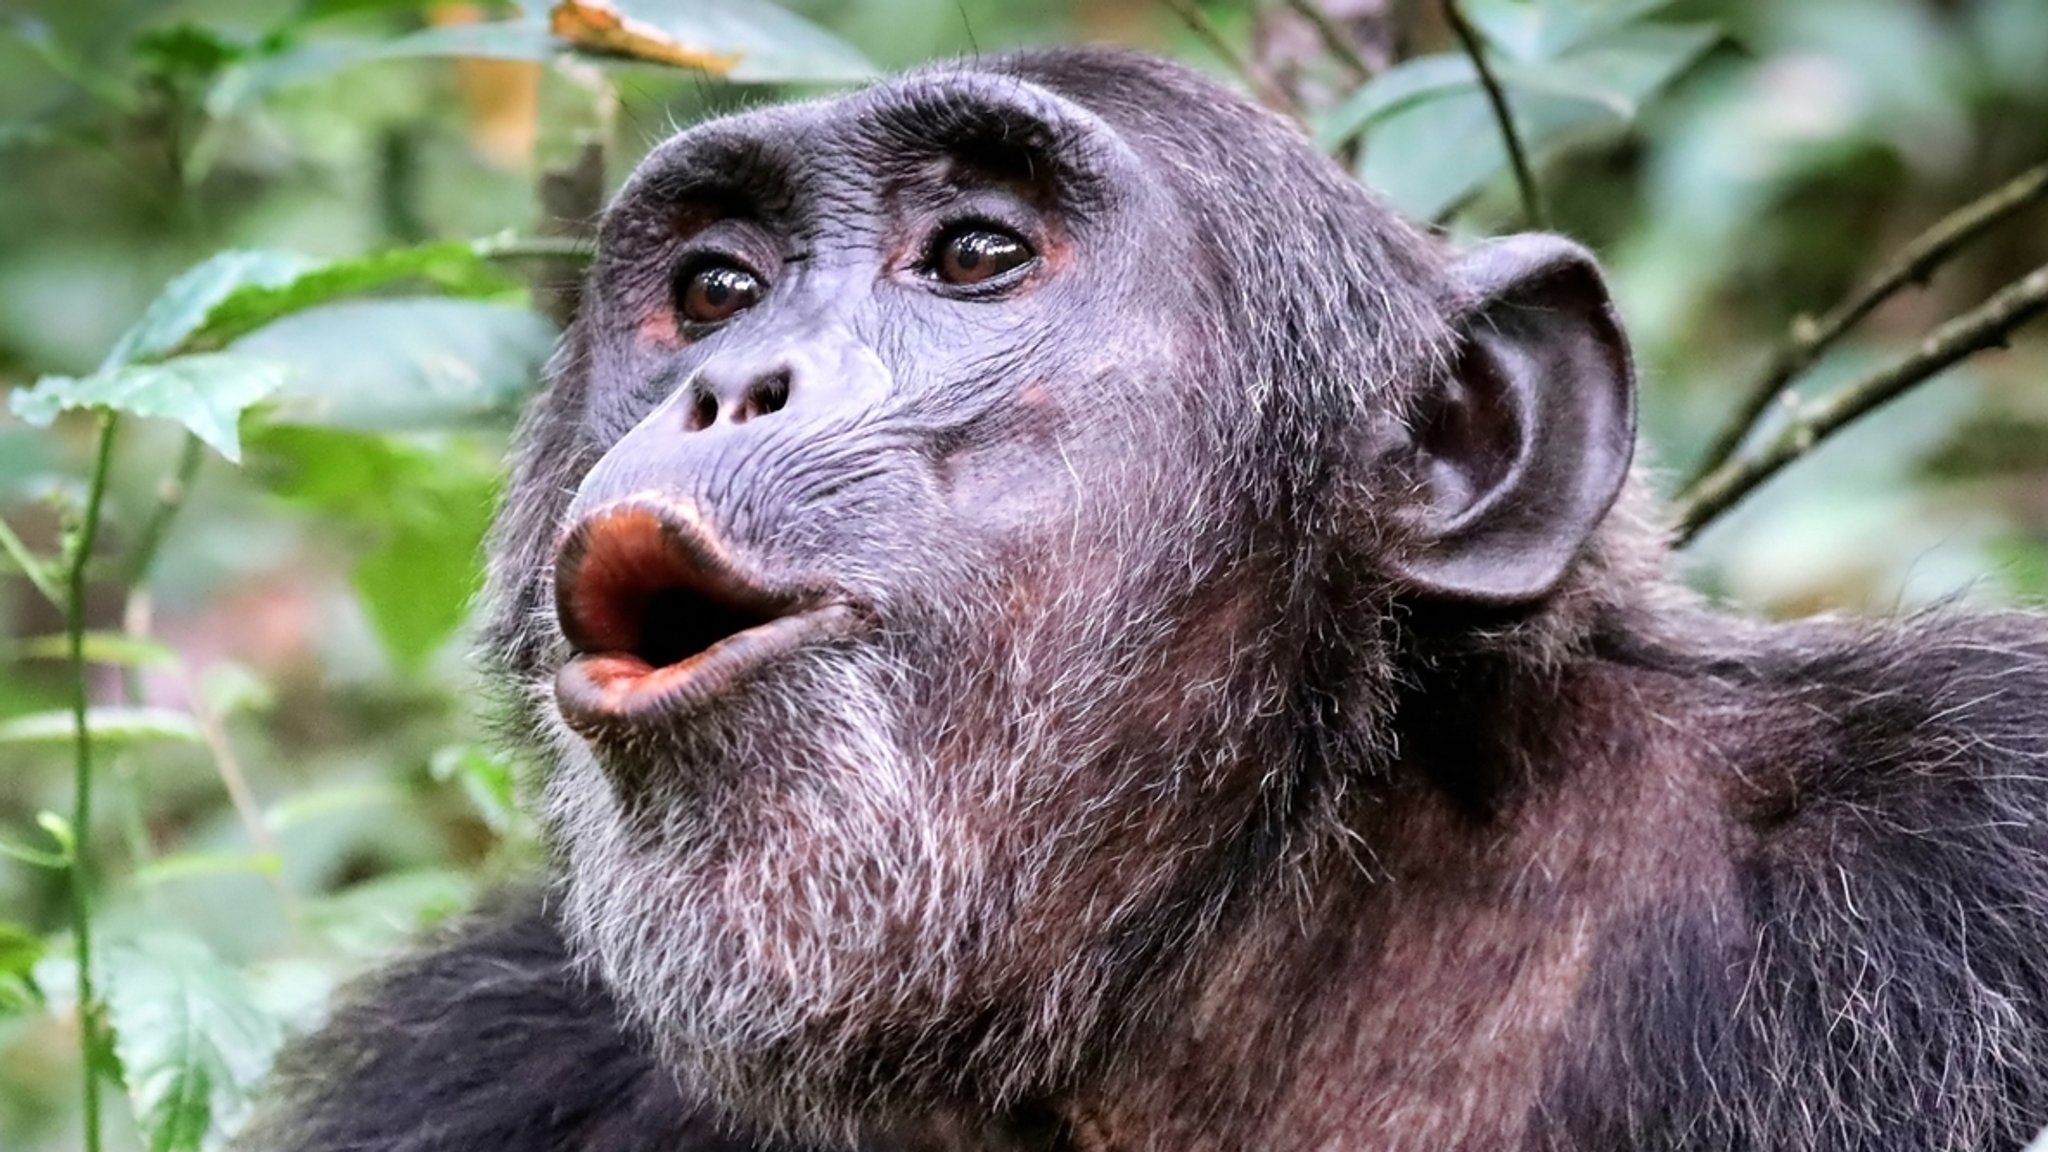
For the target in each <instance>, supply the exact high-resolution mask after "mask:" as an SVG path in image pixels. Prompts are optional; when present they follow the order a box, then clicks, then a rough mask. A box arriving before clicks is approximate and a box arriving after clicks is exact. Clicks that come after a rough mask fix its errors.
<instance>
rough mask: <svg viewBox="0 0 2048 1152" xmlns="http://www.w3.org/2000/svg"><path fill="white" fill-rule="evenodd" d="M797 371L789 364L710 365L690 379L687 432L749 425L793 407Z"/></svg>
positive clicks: (685, 411) (686, 401)
mask: <svg viewBox="0 0 2048 1152" xmlns="http://www.w3.org/2000/svg"><path fill="white" fill-rule="evenodd" d="M795 376H796V372H795V370H794V369H793V368H792V367H791V366H790V365H789V364H788V363H786V362H785V363H779V364H772V365H769V366H767V367H766V368H760V369H757V368H755V367H751V366H750V367H744V368H739V369H737V370H734V369H732V368H731V367H728V366H725V365H715V364H714V365H709V366H707V367H706V368H704V369H703V370H701V371H699V372H698V373H697V374H696V375H695V376H693V377H692V378H691V379H690V383H689V384H688V386H687V394H686V395H685V397H684V400H683V403H682V405H681V407H682V416H683V428H684V429H685V430H687V431H690V432H697V431H701V430H703V429H705V428H709V427H711V426H712V425H713V424H716V423H718V422H719V421H721V420H723V421H725V422H726V423H728V424H745V423H746V422H747V421H749V420H754V419H757V418H759V417H762V416H773V415H774V414H775V413H777V412H780V411H782V407H783V405H785V404H788V403H789V388H790V384H791V382H792V380H793V378H794V377H795Z"/></svg>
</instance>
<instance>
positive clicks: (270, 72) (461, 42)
mask: <svg viewBox="0 0 2048 1152" xmlns="http://www.w3.org/2000/svg"><path fill="white" fill-rule="evenodd" d="M560 52H561V46H560V45H558V44H557V43H556V41H555V38H554V37H553V36H551V35H549V34H548V30H547V25H546V23H545V22H543V21H540V20H504V21H495V22H490V23H481V24H449V25H443V26H441V27H438V28H428V29H425V30H423V31H419V32H414V33H412V34H410V35H407V36H398V37H390V38H383V39H375V40H371V39H339V38H338V39H332V40H315V41H311V42H309V43H305V44H300V45H296V46H294V47H290V48H286V49H284V50H283V51H280V52H277V53H274V54H272V55H269V56H262V57H257V58H254V59H251V60H248V61H245V62H243V63H242V64H241V65H240V66H239V67H236V68H233V69H230V70H229V71H228V72H227V73H226V74H225V75H223V76H222V77H221V80H220V83H218V84H216V85H214V87H213V90H212V91H211V92H210V93H208V94H207V98H206V110H207V112H208V113H209V114H210V115H212V116H214V117H216V118H220V117H224V116H227V115H229V114H230V113H233V112H235V111H237V110H238V109H239V108H241V106H243V105H245V104H248V103H251V102H254V101H257V100H260V99H262V98H264V97H266V96H268V95H270V94H271V93H273V92H276V91H278V90H279V89H282V88H288V87H291V86H293V85H296V84H305V83H309V82H311V81H314V80H319V79H323V78H325V77H328V76H331V75H333V74H335V73H337V72H340V71H343V70H344V69H348V68H353V67H355V66H356V65H359V64H371V63H377V62H380V61H386V60H432V59H447V58H450V57H468V58H475V59H485V60H531V61H546V60H551V59H553V58H554V57H555V56H556V55H558V54H559V53H560Z"/></svg>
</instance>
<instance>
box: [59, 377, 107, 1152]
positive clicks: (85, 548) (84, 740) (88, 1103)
mask: <svg viewBox="0 0 2048 1152" xmlns="http://www.w3.org/2000/svg"><path fill="white" fill-rule="evenodd" d="M119 427H120V418H119V417H118V416H116V415H115V414H114V413H112V412H108V413H105V414H103V415H101V416H100V436H99V445H98V447H97V448H96V449H95V450H94V455H93V465H92V485H91V487H90V488H88V489H87V490H86V495H85V515H84V518H83V519H82V520H81V521H80V523H79V526H78V532H77V534H76V535H75V536H73V537H72V539H71V549H70V555H68V556H67V557H66V558H65V560H66V567H65V573H64V628H65V633H66V636H67V638H68V639H69V641H70V646H71V724H72V746H73V748H74V749H75V751H76V759H75V764H74V772H73V776H72V802H71V836H72V842H71V868H70V877H69V879H70V881H71V883H70V888H71V938H72V943H73V946H74V947H75V949H76V952H77V963H78V1035H79V1052H80V1055H81V1056H82V1057H83V1058H84V1060H85V1075H84V1078H83V1079H84V1086H85V1087H84V1092H85V1099H84V1107H85V1152H100V1079H99V1069H100V1046H101V1038H100V1009H99V998H98V997H97V995H95V993H94V991H93V979H92V850H91V838H92V832H91V829H92V732H91V729H90V728H89V727H87V721H86V708H87V705H88V704H89V699H88V692H87V685H86V664H85V608H86V605H85V591H86V561H87V560H88V558H90V557H91V555H92V549H93V542H94V540H96V539H97V538H98V536H99V532H100V509H101V507H102V506H103V505H104V504H105V503H106V496H107V473H108V471H109V468H110V465H111V464H112V462H113V459H114V433H115V431H116V430H117V429H118V428H119Z"/></svg>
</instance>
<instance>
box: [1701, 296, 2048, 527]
mask: <svg viewBox="0 0 2048 1152" xmlns="http://www.w3.org/2000/svg"><path fill="white" fill-rule="evenodd" d="M2044 312H2048V265H2043V266H2041V267H2039V268H2036V269H2035V270H2034V271H2032V272H2030V273H2028V274H2027V275H2026V276H2024V277H2022V278H2021V279H2019V280H2016V281H2014V282H2013V283H2011V284H2009V285H2007V286H2006V287H2005V288H2004V289H2002V290H2000V291H1999V293H1998V294H1997V295H1995V296H1993V297H1992V298H1991V299H1989V300H1987V301H1985V302H1984V303H1983V304H1982V305H1980V306H1978V307H1977V308H1975V309H1972V310H1971V311H1969V312H1965V313H1963V314H1962V315H1961V316H1958V317H1956V318H1955V319H1953V320H1951V321H1949V322H1948V323H1946V324H1943V325H1942V326H1941V327H1939V328H1937V329H1935V330H1934V332H1933V333H1932V334H1930V335H1929V336H1928V337H1927V338H1926V339H1925V340H1923V341H1921V343H1920V347H1919V348H1917V349H1915V350H1914V352H1913V353H1912V354H1911V355H1909V356H1907V357H1905V358H1904V359H1902V360H1899V361H1896V362H1894V363H1892V364H1889V365H1887V366H1885V367H1884V368H1881V369H1879V370H1878V371H1876V372H1872V373H1871V374H1869V375H1868V376H1865V377H1863V378H1862V379H1861V380H1858V381H1857V382H1855V383H1853V384H1850V385H1848V386H1846V387H1843V388H1840V389H1837V390H1836V391H1834V392H1831V393H1829V394H1828V395H1826V396H1824V397H1822V398H1821V399H1819V400H1816V401H1814V402H1813V403H1811V404H1809V405H1807V406H1805V407H1804V408H1803V409H1802V410H1801V412H1800V414H1799V415H1798V416H1797V417H1796V418H1794V419H1793V420H1792V421H1791V423H1789V424H1788V425H1787V426H1786V427H1785V428H1784V429H1783V430H1781V431H1780V432H1779V433H1778V435H1777V436H1776V437H1775V438H1774V439H1772V440H1771V442H1770V443H1769V444H1768V445H1766V446H1765V447H1764V448H1763V449H1762V450H1761V451H1759V452H1757V453H1756V454H1755V455H1753V456H1749V457H1739V458H1736V459H1733V460H1730V461H1728V462H1727V463H1725V464H1723V465H1721V466H1720V467H1719V468H1716V469H1714V470H1713V471H1712V472H1710V473H1708V474H1707V475H1706V476H1705V477H1704V478H1702V479H1701V480H1700V481H1699V482H1698V483H1697V484H1694V485H1693V486H1692V487H1691V488H1689V489H1687V490H1686V494H1685V495H1684V496H1682V497H1680V498H1679V501H1678V507H1677V514H1678V542H1679V543H1680V544H1683V543H1686V542H1687V541H1689V540H1691V539H1692V538H1693V537H1695V536H1697V535H1699V533H1700V530H1701V529H1703V528H1705V527H1706V526H1707V525H1708V524H1711V523H1712V522H1713V521H1714V520H1715V518H1716V517H1719V516H1720V515H1721V514H1722V513H1724V512H1726V511H1727V510H1728V509H1730V508H1732V507H1734V506H1735V505H1736V503H1738V502H1739V501H1741V500H1742V498H1743V497H1745V496H1747V495H1749V494H1750V493H1751V492H1753V491H1755V490H1756V489H1757V488H1758V487H1759V486H1761V485H1762V484H1763V483H1764V481H1766V480H1769V479H1770V478H1771V477H1772V476H1775V475H1777V474H1778V472H1779V471H1780V470H1782V469H1783V468H1784V467H1785V466H1786V465H1787V464H1790V463H1791V462H1792V461H1794V460H1797V459H1799V458H1800V457H1801V456H1804V455H1806V454H1807V453H1809V452H1811V451H1813V449H1814V447H1815V446H1816V445H1818V444H1819V443H1820V442H1821V441H1823V440H1825V439H1826V438H1827V437H1828V436H1829V435H1830V434H1832V433H1834V432H1835V431H1836V430H1838V429H1840V428H1841V427H1842V426H1843V425H1846V424H1848V423H1849V422H1851V421H1853V420H1856V419H1858V418H1859V417H1862V416H1864V415H1866V414H1868V413H1870V412H1871V411H1873V410H1874V409H1876V408H1878V407H1879V406H1881V405H1883V404H1885V403H1886V402H1888V401H1890V400H1893V399H1896V398H1897V397H1899V396H1900V395H1903V394H1904V393H1905V392H1906V391H1907V390H1908V389H1910V388H1912V387H1913V386H1914V385H1916V384H1919V383H1921V382H1923V381H1926V380H1928V379H1931V378H1932V377H1934V376H1935V375H1937V374H1939V373H1941V372H1942V371H1944V370H1946V369H1947V368H1949V367H1950V366H1952V365H1954V364H1955V363H1956V362H1957V361H1959V360H1962V359H1963V358H1964V357H1966V356H1969V355H1971V354H1972V353H1975V352H1980V351H1983V350H1984V349H1986V348H1992V347H1997V346H1999V345H2002V344H2003V343H2005V339H2006V337H2007V336H2008V335H2010V334H2011V333H2012V331H2013V330H2014V329H2015V328H2018V327H2019V326H2020V325H2022V324H2025V323H2026V322H2027V321H2029V320H2032V319H2033V318H2034V317H2036V316H2039V315H2041V314H2042V313H2044Z"/></svg>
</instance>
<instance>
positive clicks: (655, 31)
mask: <svg viewBox="0 0 2048 1152" xmlns="http://www.w3.org/2000/svg"><path fill="white" fill-rule="evenodd" d="M548 31H550V32H552V33H554V34H555V35H556V36H557V37H559V38H561V39H563V40H567V41H568V42H569V43H571V44H574V45H576V46H577V47H578V48H585V49H589V50H590V51H593V52H610V53H613V54H615V55H619V56H631V57H632V58H634V59H635V60H651V61H653V62H655V63H657V64H670V65H674V66H675V67H677V68H692V69H695V70H697V71H700V72H709V73H712V74H713V75H717V76H723V75H725V74H726V73H727V72H730V71H732V66H733V65H735V64H737V63H739V62H740V54H739V53H737V52H712V51H709V50H706V49H703V48H692V47H691V46H690V45H688V44H685V43H683V42H682V41H680V40H678V39H676V38H675V37H674V36H671V35H669V34H668V33H667V32H665V31H663V30H662V29H660V28H657V27H655V26H654V25H652V24H649V23H647V22H646V21H644V20H635V19H633V18H632V17H631V16H628V15H626V14H625V13H623V12H621V11H619V10H618V9H617V8H614V7H612V6H611V5H610V4H607V3H605V2H604V0H560V2H559V3H557V4H556V5H555V6H554V8H552V9H550V10H549V12H548Z"/></svg>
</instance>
